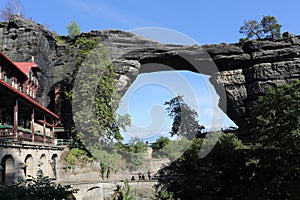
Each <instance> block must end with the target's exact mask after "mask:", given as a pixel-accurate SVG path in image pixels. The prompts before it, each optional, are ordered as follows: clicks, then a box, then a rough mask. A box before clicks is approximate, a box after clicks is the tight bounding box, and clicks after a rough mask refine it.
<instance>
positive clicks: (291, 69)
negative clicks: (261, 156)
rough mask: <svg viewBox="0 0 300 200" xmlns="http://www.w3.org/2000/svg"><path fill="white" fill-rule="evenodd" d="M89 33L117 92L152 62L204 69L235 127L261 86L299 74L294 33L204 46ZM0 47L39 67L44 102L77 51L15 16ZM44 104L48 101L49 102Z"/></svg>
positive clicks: (299, 42)
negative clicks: (109, 64) (110, 67)
mask: <svg viewBox="0 0 300 200" xmlns="http://www.w3.org/2000/svg"><path fill="white" fill-rule="evenodd" d="M93 36H96V37H99V38H100V39H101V42H102V43H103V44H104V45H105V46H106V48H107V50H108V53H109V55H110V56H111V59H112V61H113V63H114V64H115V65H116V66H117V73H118V80H119V86H118V87H119V88H118V89H119V90H120V92H121V93H122V94H123V93H124V92H125V91H126V90H127V88H128V87H129V86H130V84H132V82H133V81H134V80H135V78H136V77H137V75H138V74H140V73H146V72H155V71H162V70H166V68H162V67H160V66H159V65H157V64H163V65H166V66H169V67H170V68H173V69H174V70H190V71H192V72H196V73H201V74H206V75H209V76H211V79H210V82H211V84H212V85H213V86H214V88H215V90H216V92H217V93H218V94H219V96H220V104H219V106H220V108H221V109H223V110H224V112H225V113H227V115H228V116H229V117H230V118H231V119H232V120H233V121H234V122H235V123H236V124H237V125H238V126H239V127H240V128H241V129H245V128H246V127H247V123H248V122H247V118H248V117H249V111H250V110H251V108H252V106H253V104H254V103H255V101H256V100H257V98H258V96H259V95H261V94H263V93H264V92H265V88H266V86H269V85H275V84H278V83H284V82H287V81H290V80H291V79H299V78H300V37H299V36H295V37H288V38H283V39H280V40H277V41H268V40H263V41H251V42H247V43H245V44H243V45H239V44H230V45H227V44H220V45H204V46H197V45H195V46H182V45H165V44H160V43H157V42H155V41H152V40H148V39H145V38H141V37H138V36H136V35H134V34H132V33H128V32H123V31H112V30H111V31H91V32H89V33H83V34H81V35H80V36H79V38H80V37H87V38H89V37H93ZM69 41H71V40H69ZM71 42H72V41H71ZM0 50H2V51H4V53H6V54H7V55H8V56H9V57H11V58H12V59H13V60H15V61H26V60H27V59H30V58H31V56H35V59H36V63H37V64H38V65H39V66H40V67H41V68H42V70H43V72H42V77H41V81H40V82H41V85H42V88H41V90H40V94H39V95H40V101H45V103H49V102H50V100H49V95H50V94H51V91H53V87H54V85H55V84H56V83H58V82H64V81H63V80H65V79H68V78H69V76H70V74H72V72H73V70H74V66H75V57H76V51H77V49H76V47H74V46H72V45H70V44H68V43H65V44H60V43H58V42H57V41H56V40H55V39H54V35H53V34H52V33H50V32H49V31H48V30H46V29H45V28H44V27H42V26H41V25H37V24H35V23H33V22H31V21H24V20H22V19H20V18H18V17H15V18H14V19H12V20H11V21H10V22H9V23H8V24H1V25H0ZM62 92H63V91H62ZM222 103H223V104H222ZM49 106H50V107H51V106H53V104H51V102H50V104H49ZM62 107H63V108H64V109H68V108H66V107H65V106H62ZM226 108H227V109H226ZM62 113H64V112H62Z"/></svg>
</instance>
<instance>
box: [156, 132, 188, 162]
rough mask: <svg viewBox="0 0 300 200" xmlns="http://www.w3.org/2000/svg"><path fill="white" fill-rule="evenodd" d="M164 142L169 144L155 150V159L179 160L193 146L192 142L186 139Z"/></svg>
mask: <svg viewBox="0 0 300 200" xmlns="http://www.w3.org/2000/svg"><path fill="white" fill-rule="evenodd" d="M159 141H161V140H159ZM163 141H165V142H167V143H165V145H164V146H163V147H162V148H160V149H156V150H153V152H152V156H153V157H154V158H169V159H171V160H174V159H177V158H179V157H180V156H181V155H182V154H183V153H184V152H185V151H186V150H187V149H188V147H189V145H190V144H191V141H190V140H188V139H186V138H184V137H183V138H178V139H176V140H170V139H167V140H165V139H163ZM163 141H161V142H163ZM155 143H156V142H155ZM155 143H154V144H155Z"/></svg>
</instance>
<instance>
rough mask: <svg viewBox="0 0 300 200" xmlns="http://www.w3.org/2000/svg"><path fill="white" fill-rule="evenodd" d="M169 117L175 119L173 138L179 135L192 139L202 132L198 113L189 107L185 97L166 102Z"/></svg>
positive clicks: (172, 130) (171, 132)
mask: <svg viewBox="0 0 300 200" xmlns="http://www.w3.org/2000/svg"><path fill="white" fill-rule="evenodd" d="M164 105H165V106H167V107H166V112H167V113H168V116H169V117H171V118H173V124H172V129H171V131H170V134H171V136H174V135H178V136H181V137H186V138H187V139H192V138H194V137H195V136H197V134H199V132H200V125H199V123H198V114H197V112H196V111H195V110H194V109H192V108H191V107H190V106H188V105H187V104H186V103H185V102H184V100H183V96H177V97H174V98H173V99H171V100H170V101H167V102H165V104H164Z"/></svg>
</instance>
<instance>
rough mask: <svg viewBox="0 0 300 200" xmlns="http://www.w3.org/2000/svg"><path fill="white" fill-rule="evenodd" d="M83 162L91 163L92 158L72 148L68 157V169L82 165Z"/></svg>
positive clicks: (82, 151) (84, 152) (80, 150)
mask: <svg viewBox="0 0 300 200" xmlns="http://www.w3.org/2000/svg"><path fill="white" fill-rule="evenodd" d="M83 161H90V157H89V156H88V155H87V152H86V151H84V150H82V149H79V148H72V149H71V150H70V151H69V153H68V155H67V157H66V164H67V168H68V167H72V166H75V165H81V164H83Z"/></svg>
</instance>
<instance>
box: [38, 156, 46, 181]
mask: <svg viewBox="0 0 300 200" xmlns="http://www.w3.org/2000/svg"><path fill="white" fill-rule="evenodd" d="M47 164H48V163H47V158H46V155H45V154H42V155H41V157H40V160H39V163H38V167H39V168H40V169H41V170H42V172H43V176H48V170H47V168H48V166H47Z"/></svg>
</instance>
